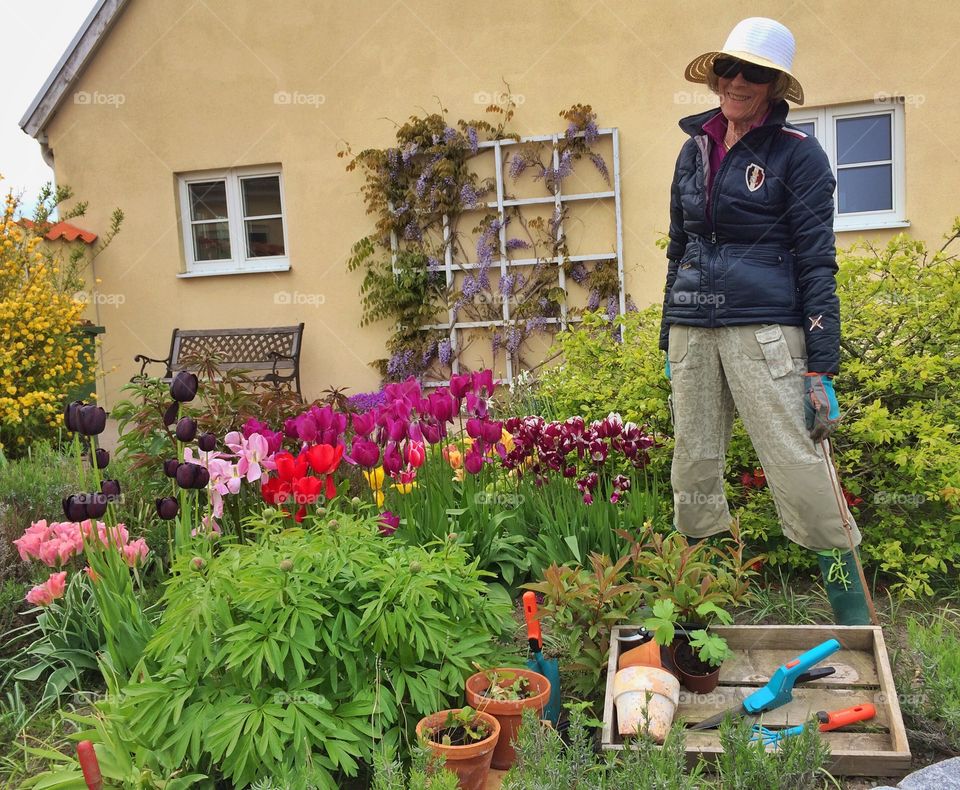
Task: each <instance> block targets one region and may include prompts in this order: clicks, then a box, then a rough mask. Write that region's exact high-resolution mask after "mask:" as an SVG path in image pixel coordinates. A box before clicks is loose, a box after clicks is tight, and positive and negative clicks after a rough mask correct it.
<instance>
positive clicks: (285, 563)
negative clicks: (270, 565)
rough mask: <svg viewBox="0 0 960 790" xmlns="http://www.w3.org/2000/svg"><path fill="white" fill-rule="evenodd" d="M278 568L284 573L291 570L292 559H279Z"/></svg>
mask: <svg viewBox="0 0 960 790" xmlns="http://www.w3.org/2000/svg"><path fill="white" fill-rule="evenodd" d="M280 570H282V571H283V572H284V573H290V571H292V570H293V560H281V561H280Z"/></svg>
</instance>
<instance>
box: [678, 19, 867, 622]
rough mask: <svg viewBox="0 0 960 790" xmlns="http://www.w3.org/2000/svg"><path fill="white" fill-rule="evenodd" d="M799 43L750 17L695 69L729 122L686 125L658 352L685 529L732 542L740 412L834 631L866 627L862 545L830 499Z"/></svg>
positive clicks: (818, 277) (820, 221)
mask: <svg viewBox="0 0 960 790" xmlns="http://www.w3.org/2000/svg"><path fill="white" fill-rule="evenodd" d="M794 49H795V44H794V39H793V35H792V34H791V33H790V31H789V30H788V29H787V28H786V27H784V26H783V25H782V24H780V23H779V22H776V21H774V20H772V19H765V18H761V17H754V18H750V19H744V20H743V21H742V22H740V23H739V24H738V25H737V26H736V27H735V28H734V29H733V31H732V32H731V33H730V35H729V37H728V38H727V41H726V44H725V45H724V47H723V49H722V50H719V51H713V52H707V53H705V54H703V55H700V56H699V57H698V58H696V59H695V60H694V61H692V62H691V63H690V64H689V65H688V66H687V69H686V74H685V76H686V78H687V79H688V80H690V81H691V82H700V83H703V82H705V83H706V84H707V85H708V86H709V87H710V89H711V90H712V91H713V92H714V93H716V94H718V95H719V97H720V108H719V109H712V110H709V111H707V112H704V113H700V114H698V115H692V116H689V117H687V118H684V119H683V120H681V121H680V128H681V129H683V130H684V131H685V132H686V133H687V134H689V135H690V139H689V140H687V141H686V142H685V143H684V145H683V148H682V149H681V151H680V156H679V157H678V159H677V165H676V170H675V172H674V177H673V185H672V189H671V200H670V243H669V246H668V248H667V258H668V261H669V266H668V271H667V284H666V291H665V295H664V303H663V323H662V326H661V333H660V348H661V349H663V350H664V351H667V361H666V374H667V377H668V378H669V379H670V380H671V389H672V395H671V401H672V412H673V420H674V429H675V434H676V447H675V450H674V457H673V469H672V475H671V480H672V484H673V491H674V508H675V526H676V528H677V529H678V530H679V531H680V532H682V533H684V534H685V535H687V536H688V537H690V538H692V539H701V538H704V537H706V536H708V535H713V534H716V533H718V532H722V531H724V530H726V529H728V528H729V525H730V521H731V517H730V511H729V509H728V507H727V502H726V498H725V497H724V492H723V474H724V466H725V456H726V451H727V445H728V442H729V440H730V431H731V426H732V422H733V414H734V408H735V407H736V410H737V412H738V413H739V414H740V416H741V418H742V420H743V424H744V427H745V428H746V430H747V433H748V434H749V435H750V439H751V441H752V442H753V446H754V448H755V449H756V451H757V455H758V457H759V458H760V463H761V464H762V465H763V469H764V472H765V473H766V479H767V482H768V483H769V485H770V488H771V492H772V494H773V498H774V502H775V503H776V508H777V514H778V515H779V518H780V522H781V526H782V529H783V533H784V534H785V535H786V536H787V537H788V538H790V539H791V540H793V541H794V542H796V543H798V544H800V545H801V546H804V547H805V548H807V549H810V550H812V551H815V552H818V554H819V561H820V566H821V568H822V569H823V571H824V576H825V581H826V584H827V591H828V593H829V597H830V602H831V604H832V605H833V609H834V613H835V615H836V618H837V622H839V623H841V624H861V623H868V622H869V616H868V612H867V606H866V600H865V596H864V592H863V587H862V584H861V583H860V579H859V576H858V573H857V571H856V565H855V562H856V560H855V558H854V556H853V553H852V552H851V551H850V542H851V541H850V538H849V537H848V535H847V531H846V527H844V524H843V518H842V517H841V513H840V508H841V507H842V508H843V509H844V515H845V517H846V519H847V520H848V524H849V527H850V530H851V532H852V539H853V543H854V545H857V544H859V542H860V532H859V530H858V529H857V525H856V522H855V521H854V519H853V516H852V515H850V512H849V510H848V509H847V508H846V503H844V502H843V501H842V499H841V500H840V502H839V503H838V497H837V495H836V494H835V487H834V485H833V483H832V480H831V466H830V465H829V464H830V462H829V460H828V457H827V455H826V453H825V449H826V441H825V440H826V438H827V437H828V436H829V435H830V433H831V432H832V431H833V429H834V428H835V427H836V424H837V422H838V420H839V417H840V412H839V408H838V407H837V400H836V396H835V395H834V391H833V376H834V375H836V373H837V370H838V367H839V346H840V307H839V300H838V299H837V295H836V278H835V275H836V270H837V265H836V258H835V252H836V251H835V248H834V236H833V191H834V187H835V186H836V181H835V179H834V177H833V174H832V172H831V170H830V164H829V162H828V160H827V157H826V154H825V153H824V152H823V149H822V148H821V147H820V145H819V144H818V143H817V141H816V139H815V138H812V137H809V136H807V135H806V134H804V133H803V132H802V131H800V130H799V129H796V128H794V127H792V126H790V125H789V124H788V123H787V122H786V117H787V111H788V109H789V107H788V104H787V101H786V100H788V99H789V100H791V101H793V102H795V103H797V104H803V89H802V87H801V86H800V83H799V82H798V81H797V79H796V78H795V77H794V76H793V75H792V74H791V73H790V68H791V66H792V63H793V54H794Z"/></svg>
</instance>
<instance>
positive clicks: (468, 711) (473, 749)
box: [417, 707, 500, 790]
mask: <svg viewBox="0 0 960 790" xmlns="http://www.w3.org/2000/svg"><path fill="white" fill-rule="evenodd" d="M499 736H500V723H499V722H498V721H497V720H496V719H495V718H494V717H493V716H491V715H490V714H489V713H485V712H484V711H478V710H474V709H473V708H470V707H467V708H461V709H459V710H444V711H440V712H439V713H434V714H432V715H430V716H426V717H424V718H422V719H421V720H420V722H419V723H418V724H417V737H419V738H420V739H421V740H422V741H424V742H425V743H426V745H427V746H428V747H429V748H430V750H431V751H432V752H433V753H434V754H436V755H442V756H443V758H444V761H445V762H444V767H445V768H446V770H449V771H453V772H454V773H455V774H456V775H457V777H458V779H459V781H460V787H461V790H483V787H484V785H485V784H486V781H487V775H488V774H489V773H490V760H491V758H492V757H493V750H494V748H495V747H496V745H497V739H498V738H499Z"/></svg>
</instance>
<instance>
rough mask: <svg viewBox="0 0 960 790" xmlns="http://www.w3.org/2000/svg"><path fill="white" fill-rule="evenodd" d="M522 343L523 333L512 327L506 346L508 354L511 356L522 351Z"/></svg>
mask: <svg viewBox="0 0 960 790" xmlns="http://www.w3.org/2000/svg"><path fill="white" fill-rule="evenodd" d="M522 342H523V332H522V331H521V330H520V329H517V328H516V327H515V326H512V327H510V328H509V329H508V330H507V342H506V344H505V345H506V349H507V353H508V354H510V355H511V356H513V355H515V354H516V353H517V352H518V351H519V350H520V344H521V343H522Z"/></svg>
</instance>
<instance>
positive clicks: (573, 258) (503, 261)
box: [390, 127, 627, 387]
mask: <svg viewBox="0 0 960 790" xmlns="http://www.w3.org/2000/svg"><path fill="white" fill-rule="evenodd" d="M577 136H578V137H582V136H584V133H583V132H579V133H578V135H577ZM562 137H565V135H564V134H562V133H557V134H552V135H549V134H548V135H536V136H532V137H523V138H521V139H520V140H489V141H485V142H481V143H479V145H478V148H481V149H483V148H493V149H494V150H493V155H494V164H495V176H496V200H495V201H492V202H488V203H487V204H486V208H487V209H496V212H497V217H498V219H499V221H500V231H499V242H500V276H501V278H502V277H505V276H506V275H507V274H508V272H509V271H510V270H511V269H520V268H522V267H529V266H535V265H536V264H537V263H538V262H540V261H542V260H545V261H546V262H547V263H555V264H556V266H557V283H558V285H559V286H560V288H561V289H562V290H563V292H564V293H566V290H567V283H566V273H565V272H564V264H565V263H566V262H567V261H570V262H574V263H576V262H590V261H608V260H610V259H611V258H613V257H616V259H617V283H618V286H619V294H618V301H619V304H618V307H619V314H620V315H624V314H625V313H626V310H627V305H626V288H625V284H624V271H623V214H622V211H621V205H620V134H619V130H618V129H617V128H616V127H614V128H610V129H599V130H597V139H602V138H603V137H609V138H610V139H611V143H612V147H613V189H612V190H607V191H603V192H581V193H573V194H567V195H564V194H563V180H562V179H558V180H557V181H556V194H553V195H546V196H543V197H526V198H506V197H505V196H504V194H505V187H504V177H503V159H504V155H503V149H504V148H505V147H507V146H512V145H523V144H525V143H547V142H549V143H551V144H552V146H553V161H552V165H553V169H554V172H556V170H557V168H558V167H559V165H560V154H559V150H558V143H559V141H560V139H561V138H562ZM604 199H613V201H614V210H615V214H616V234H617V241H616V250H615V251H614V253H613V254H611V253H609V252H603V253H587V254H581V255H568V256H564V255H563V254H562V253H560V254H558V255H553V256H547V257H546V258H514V259H512V260H511V259H509V258H508V257H507V238H506V225H505V222H506V211H505V209H506V208H508V207H511V206H527V205H548V204H551V203H552V204H553V206H554V212H556V213H557V215H559V212H561V211H562V208H563V205H564V203H571V202H574V201H578V200H604ZM392 208H393V206H391V209H392ZM556 233H557V237H556V238H557V240H558V241H559V240H560V239H561V238H563V222H562V221H561V222H558V223H557V227H556ZM450 235H451V231H450V222H449V217H448V216H447V215H444V217H443V242H444V256H443V271H444V276H445V281H446V285H447V288H448V289H449V288H450V287H451V286H452V285H453V283H454V277H455V275H456V273H457V272H468V271H471V270H476V269H479V268H481V266H482V264H481V263H480V262H479V261H463V262H455V261H454V260H453V245H452V244H451V238H450ZM390 245H391V249H392V250H393V263H394V269H396V258H397V250H398V248H399V247H398V239H397V235H396V233H395V232H393V231H391V234H390ZM579 320H580V319H579V318H577V317H569V316H568V314H567V304H566V301H565V300H564V301H563V302H562V303H561V304H560V317H559V318H553V317H551V318H547V319H545V321H546V323H547V324H559V325H560V328H561V329H565V328H566V327H567V325H568V324H569V323H574V322H577V321H579ZM515 324H516V321H515V319H512V318H511V316H510V297H509V296H503V297H502V317H501V318H499V319H492V320H485V321H457V320H455V318H454V311H453V308H452V306H451V307H450V308H448V310H447V322H446V323H439V324H424V325H422V326H421V327H420V329H422V330H424V331H428V330H433V331H437V330H440V331H443V330H446V331H447V333H448V336H449V339H450V348H451V353H452V361H451V367H452V370H453V373H454V374H457V373H459V372H460V360H459V354H458V349H459V346H460V343H459V338H458V333H459V331H460V330H463V329H477V328H490V327H510V326H513V325H515ZM505 358H506V364H507V369H506V378H505V379H502V381H503V382H504V383H507V384H512V383H513V378H514V365H513V355H512V354H510V353H509V352H507V353H505ZM448 383H449V381H446V380H444V381H425V382H424V385H425V386H427V387H439V386H443V385H445V384H448Z"/></svg>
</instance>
